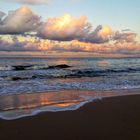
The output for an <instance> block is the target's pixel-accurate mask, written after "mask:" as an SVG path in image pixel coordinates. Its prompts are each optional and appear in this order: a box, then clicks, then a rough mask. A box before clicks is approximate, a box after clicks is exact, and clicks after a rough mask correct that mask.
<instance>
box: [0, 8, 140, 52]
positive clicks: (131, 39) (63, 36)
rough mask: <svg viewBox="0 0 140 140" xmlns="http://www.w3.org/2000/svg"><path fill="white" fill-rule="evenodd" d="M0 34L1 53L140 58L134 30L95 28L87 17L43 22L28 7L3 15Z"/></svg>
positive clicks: (57, 18) (53, 19) (101, 26)
mask: <svg viewBox="0 0 140 140" xmlns="http://www.w3.org/2000/svg"><path fill="white" fill-rule="evenodd" d="M27 32H28V33H29V34H30V36H29V35H27ZM32 32H33V33H34V34H33V35H32V36H31V33H32ZM0 34H1V37H0V51H16V52H25V51H30V52H42V51H47V52H50V51H55V52H92V53H98V54H107V55H108V54H124V55H130V54H134V55H135V54H140V43H138V42H136V40H135V39H136V35H137V34H136V33H133V32H131V30H128V29H127V30H122V31H113V30H112V29H111V27H109V26H107V25H106V26H104V25H98V26H97V27H94V28H93V26H92V25H91V23H89V22H88V21H87V17H86V16H81V17H79V18H75V17H72V16H71V15H69V14H65V15H64V16H60V17H53V18H48V19H47V21H45V22H43V21H41V19H40V17H39V16H38V15H37V14H35V13H34V12H32V11H31V10H30V9H29V8H28V7H25V6H23V7H21V8H19V9H17V10H15V11H10V12H9V13H8V15H6V14H5V13H3V12H0ZM4 34H6V35H4ZM7 34H9V35H7ZM15 34H16V35H15Z"/></svg>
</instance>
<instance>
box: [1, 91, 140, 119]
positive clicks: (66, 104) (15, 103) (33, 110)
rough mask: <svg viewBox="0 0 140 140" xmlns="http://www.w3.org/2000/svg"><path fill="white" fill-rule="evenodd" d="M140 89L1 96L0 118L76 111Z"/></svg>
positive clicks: (128, 94)
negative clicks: (57, 98) (56, 99)
mask: <svg viewBox="0 0 140 140" xmlns="http://www.w3.org/2000/svg"><path fill="white" fill-rule="evenodd" d="M139 91H140V89H131V90H108V91H90V90H89V91H78V90H77V91H74V90H71V91H59V92H57V91H54V92H53V91H51V92H45V93H30V94H27V93H26V94H17V95H6V96H1V98H0V119H3V120H7V121H8V120H17V119H20V118H25V117H30V116H31V117H34V116H36V115H38V114H41V113H47V112H65V111H75V110H77V109H79V108H81V107H83V106H85V105H86V104H89V103H91V102H96V101H98V100H103V99H106V98H113V97H123V96H133V95H140V92H139ZM75 95H76V96H77V97H76V96H75ZM55 96H57V97H58V96H60V97H59V101H55V99H54V98H55ZM73 96H74V98H73ZM82 96H85V97H82ZM86 96H87V97H86ZM88 96H89V97H88ZM75 97H76V98H77V99H75Z"/></svg>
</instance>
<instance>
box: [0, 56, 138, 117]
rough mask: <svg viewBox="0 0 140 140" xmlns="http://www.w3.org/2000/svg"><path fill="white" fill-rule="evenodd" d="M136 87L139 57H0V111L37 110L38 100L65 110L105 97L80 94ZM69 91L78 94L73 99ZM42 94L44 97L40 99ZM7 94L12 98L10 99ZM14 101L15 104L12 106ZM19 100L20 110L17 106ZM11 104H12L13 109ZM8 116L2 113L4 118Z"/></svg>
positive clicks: (39, 104)
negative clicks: (77, 92)
mask: <svg viewBox="0 0 140 140" xmlns="http://www.w3.org/2000/svg"><path fill="white" fill-rule="evenodd" d="M137 88H140V58H87V57H86V58H85V57H84V58H83V57H76V58H72V57H37V56H36V57H35V56H34V57H0V96H1V100H0V110H2V111H6V110H17V109H18V111H19V109H21V108H24V107H25V108H26V106H27V105H28V108H29V105H30V108H34V107H40V106H42V104H41V103H42V100H39V101H38V100H37V98H38V97H39V98H43V99H48V100H45V101H44V102H45V103H44V102H43V103H44V104H43V107H44V106H46V105H51V104H53V106H54V104H57V105H58V104H59V107H58V106H57V107H56V106H55V108H53V109H52V108H51V109H52V110H60V104H61V103H62V104H63V110H65V109H66V110H68V109H70V108H72V107H73V106H74V107H73V108H77V105H78V106H79V105H80V104H81V103H84V102H86V101H89V100H91V99H96V98H97V97H102V96H106V95H105V93H104V94H103V95H99V96H98V94H96V96H95V94H94V95H92V94H91V93H90V94H84V91H100V92H102V91H108V90H122V89H137ZM63 91H67V93H68V92H69V94H68V95H67V96H66V94H65V93H61V92H63ZM71 91H82V94H79V95H74V96H73V92H71ZM54 92H55V94H53V93H54ZM42 93H46V94H45V95H44V94H43V96H42ZM47 93H48V94H47ZM11 95H14V98H13V96H11ZM17 95H18V96H17ZM25 95H31V98H33V99H34V98H35V95H36V96H37V97H36V98H35V99H34V100H28V101H27V99H28V97H26V96H25ZM52 95H53V96H52ZM22 96H23V97H22ZM50 96H51V100H50ZM77 96H78V97H77ZM15 97H16V98H15ZM21 97H22V98H21ZM25 97H26V98H25ZM56 97H57V98H56ZM62 97H63V98H62ZM5 98H6V99H5ZM17 98H18V103H15V102H14V101H16V100H17ZM29 98H30V97H29ZM19 99H20V100H19ZM21 99H22V102H24V107H23V104H20V103H19V102H21ZM25 99H26V100H25ZM11 101H13V102H14V103H15V104H14V106H13V102H11ZM38 102H39V103H38ZM64 103H65V105H64ZM66 103H67V104H66ZM79 103H80V104H79ZM34 104H36V105H34ZM62 104H61V110H62ZM49 107H50V106H49ZM25 108H24V110H25ZM51 109H49V110H51ZM40 110H41V109H40ZM35 112H40V111H39V110H38V111H37V110H36V111H35ZM26 113H27V111H26ZM16 114H17V112H16ZM18 114H19V115H18V116H16V117H19V116H25V114H24V113H23V112H22V113H21V112H20V113H19V112H18ZM21 114H22V115H21ZM0 115H1V114H0ZM8 115H9V114H7V112H6V116H8ZM1 116H2V115H1ZM9 116H11V115H9ZM16 117H15V118H16ZM7 118H10V117H7ZM12 118H14V117H13V114H12Z"/></svg>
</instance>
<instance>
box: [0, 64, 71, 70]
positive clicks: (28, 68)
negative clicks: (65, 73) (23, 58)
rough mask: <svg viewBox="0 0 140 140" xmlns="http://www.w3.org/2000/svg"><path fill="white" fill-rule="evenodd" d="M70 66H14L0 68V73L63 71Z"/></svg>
mask: <svg viewBox="0 0 140 140" xmlns="http://www.w3.org/2000/svg"><path fill="white" fill-rule="evenodd" d="M69 67H71V66H69V65H66V64H61V65H52V66H48V65H14V66H0V71H12V70H14V71H24V70H47V69H65V68H69Z"/></svg>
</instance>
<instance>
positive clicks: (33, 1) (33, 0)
mask: <svg viewBox="0 0 140 140" xmlns="http://www.w3.org/2000/svg"><path fill="white" fill-rule="evenodd" d="M7 1H9V2H16V3H21V4H29V5H38V4H46V3H47V2H48V0H7Z"/></svg>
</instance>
